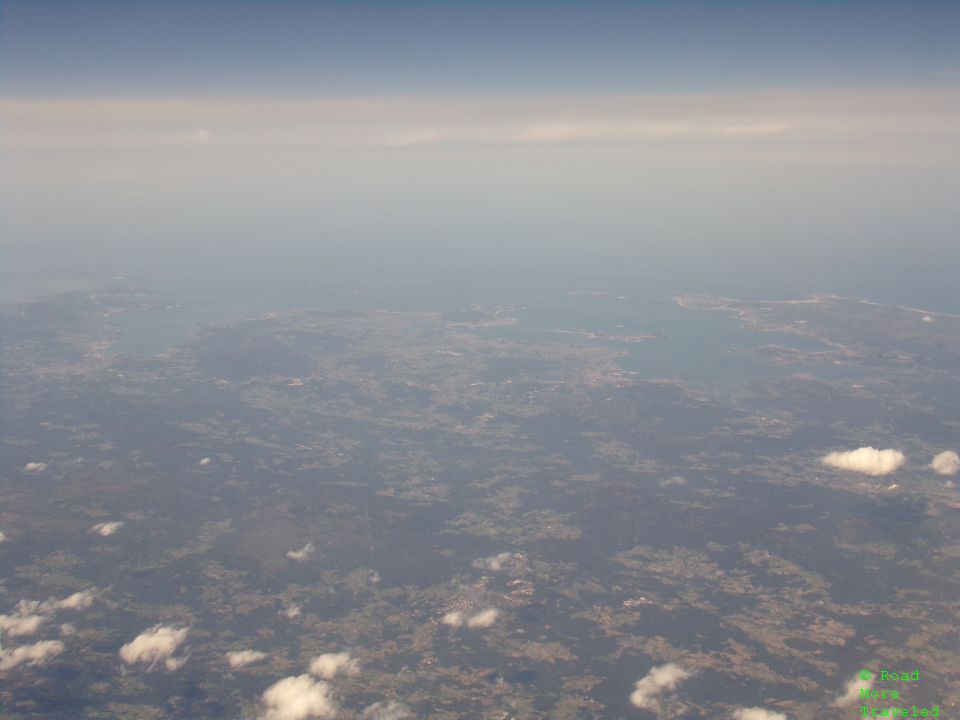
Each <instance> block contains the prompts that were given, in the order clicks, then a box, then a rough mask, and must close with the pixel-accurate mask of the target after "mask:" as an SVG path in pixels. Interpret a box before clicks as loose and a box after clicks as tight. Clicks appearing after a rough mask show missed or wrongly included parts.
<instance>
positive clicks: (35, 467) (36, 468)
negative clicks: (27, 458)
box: [21, 462, 49, 473]
mask: <svg viewBox="0 0 960 720" xmlns="http://www.w3.org/2000/svg"><path fill="white" fill-rule="evenodd" d="M48 467H49V465H47V463H45V462H28V463H27V464H26V465H24V466H23V470H21V472H25V473H42V472H43V471H44V470H46V469H47V468H48Z"/></svg>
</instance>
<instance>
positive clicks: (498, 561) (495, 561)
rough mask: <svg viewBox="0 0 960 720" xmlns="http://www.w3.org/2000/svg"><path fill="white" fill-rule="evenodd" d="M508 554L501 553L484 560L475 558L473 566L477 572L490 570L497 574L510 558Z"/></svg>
mask: <svg viewBox="0 0 960 720" xmlns="http://www.w3.org/2000/svg"><path fill="white" fill-rule="evenodd" d="M512 557H513V555H511V554H510V553H508V552H502V553H500V554H498V555H491V556H490V557H486V558H477V559H476V560H474V561H473V566H474V567H475V568H476V569H477V570H490V571H491V572H497V571H499V570H502V569H503V566H504V564H505V563H506V562H507V561H508V560H509V559H510V558H512Z"/></svg>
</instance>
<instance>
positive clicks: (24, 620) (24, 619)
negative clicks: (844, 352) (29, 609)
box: [0, 613, 47, 637]
mask: <svg viewBox="0 0 960 720" xmlns="http://www.w3.org/2000/svg"><path fill="white" fill-rule="evenodd" d="M46 620H47V618H46V617H44V616H43V615H27V614H20V613H17V614H15V615H0V630H2V631H3V633H4V634H6V635H9V636H10V637H20V636H21V635H33V634H34V633H35V632H36V631H37V630H39V629H40V626H41V625H42V624H43V623H44V622H46Z"/></svg>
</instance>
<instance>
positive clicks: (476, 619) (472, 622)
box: [467, 608, 500, 628]
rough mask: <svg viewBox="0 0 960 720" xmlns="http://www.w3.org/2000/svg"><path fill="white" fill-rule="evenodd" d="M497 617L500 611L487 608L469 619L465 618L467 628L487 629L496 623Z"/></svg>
mask: <svg viewBox="0 0 960 720" xmlns="http://www.w3.org/2000/svg"><path fill="white" fill-rule="evenodd" d="M499 616H500V611H499V610H497V609H496V608H487V609H486V610H481V611H480V612H478V613H477V614H476V615H471V616H470V617H469V618H467V627H468V628H488V627H490V626H491V625H493V624H494V623H495V622H496V621H497V618H498V617H499Z"/></svg>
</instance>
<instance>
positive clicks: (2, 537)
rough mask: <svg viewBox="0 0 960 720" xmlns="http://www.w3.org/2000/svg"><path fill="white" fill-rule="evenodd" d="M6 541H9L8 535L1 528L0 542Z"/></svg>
mask: <svg viewBox="0 0 960 720" xmlns="http://www.w3.org/2000/svg"><path fill="white" fill-rule="evenodd" d="M6 541H7V536H6V535H5V534H4V533H3V531H2V530H0V543H3V542H6Z"/></svg>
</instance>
